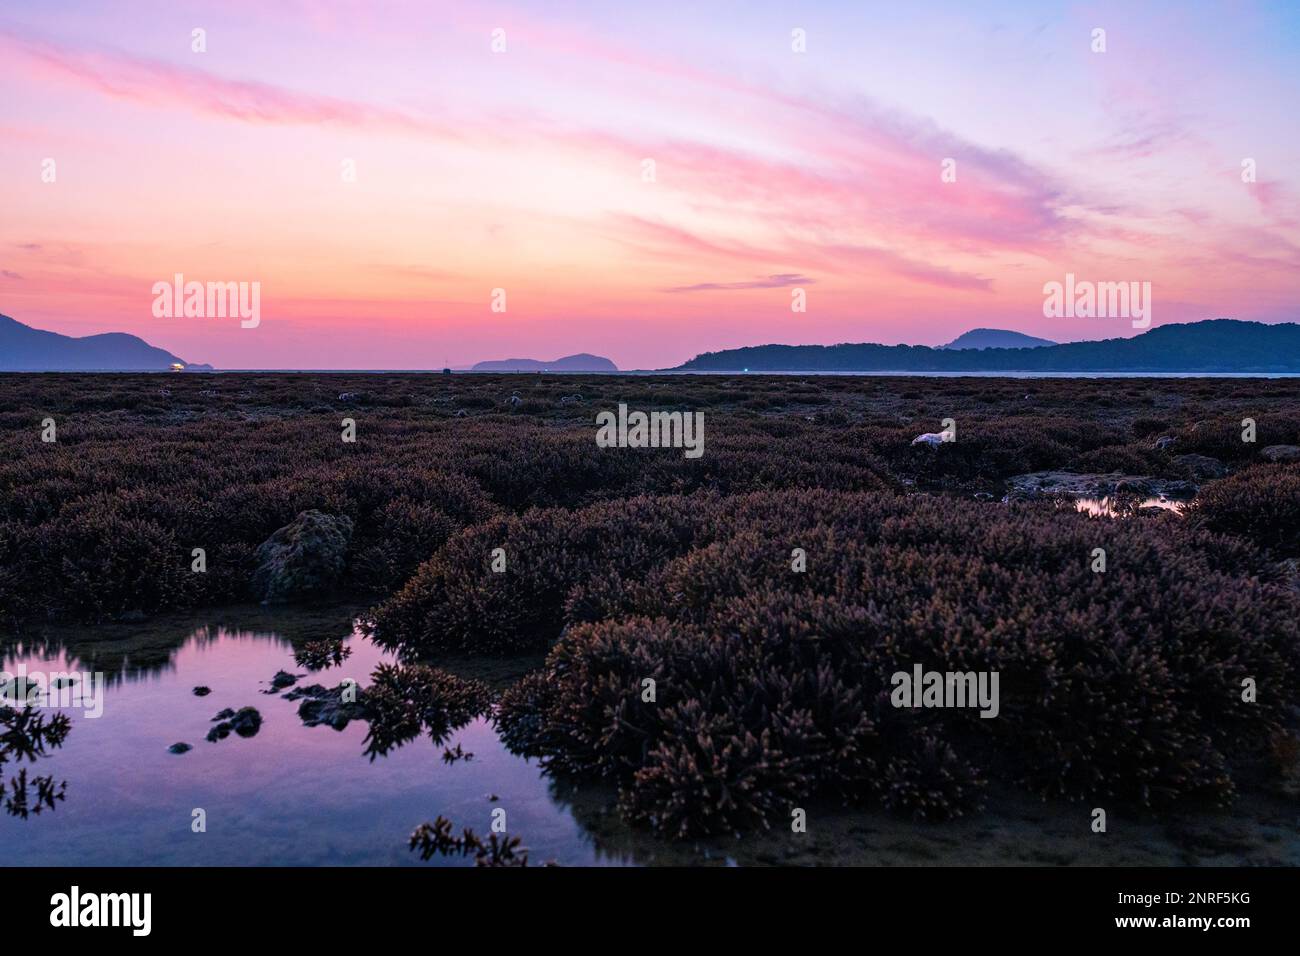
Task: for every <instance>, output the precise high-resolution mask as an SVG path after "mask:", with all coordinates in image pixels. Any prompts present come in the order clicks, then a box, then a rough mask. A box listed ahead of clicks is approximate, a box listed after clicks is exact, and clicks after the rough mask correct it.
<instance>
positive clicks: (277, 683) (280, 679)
mask: <svg viewBox="0 0 1300 956" xmlns="http://www.w3.org/2000/svg"><path fill="white" fill-rule="evenodd" d="M299 677H302V675H301V674H290V673H289V672H288V671H276V672H275V676H274V677H272V678H271V689H270V690H264V691H262V693H263V694H274V693H277V692H278V691H282V690H284V689H285V688H286V687H292V686H293V685H294V684H296V683H298V678H299Z"/></svg>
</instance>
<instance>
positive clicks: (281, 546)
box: [253, 511, 352, 604]
mask: <svg viewBox="0 0 1300 956" xmlns="http://www.w3.org/2000/svg"><path fill="white" fill-rule="evenodd" d="M351 541H352V519H351V518H349V517H347V516H346V515H337V516H336V515H327V514H325V513H324V512H320V511H304V512H302V513H301V514H299V515H298V517H296V518H294V519H293V521H292V522H291V523H289V524H287V525H285V526H284V527H283V528H281V529H280V530H278V531H276V532H275V534H273V535H271V537H269V538H267V539H266V540H265V541H263V542H262V543H261V545H259V546H258V548H257V553H256V555H255V557H256V559H257V570H256V571H254V572H253V593H254V594H256V595H257V596H258V597H259V598H261V600H262V602H263V603H264V604H269V603H272V602H275V601H287V600H292V599H294V598H297V597H302V596H305V595H310V594H315V593H319V592H321V591H324V590H327V589H328V588H329V587H331V586H332V585H334V584H336V583H337V582H338V579H339V578H340V576H342V574H343V569H344V567H345V565H346V563H347V551H348V545H349V544H350V543H351Z"/></svg>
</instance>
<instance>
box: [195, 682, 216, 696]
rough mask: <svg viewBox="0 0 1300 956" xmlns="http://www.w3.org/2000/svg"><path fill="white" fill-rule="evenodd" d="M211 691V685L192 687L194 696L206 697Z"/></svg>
mask: <svg viewBox="0 0 1300 956" xmlns="http://www.w3.org/2000/svg"><path fill="white" fill-rule="evenodd" d="M211 693H212V688H211V687H203V686H201V685H200V686H199V687H196V688H194V696H195V697H207V696H208V695H209V694H211Z"/></svg>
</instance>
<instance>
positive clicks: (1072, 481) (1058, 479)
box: [1007, 471, 1196, 500]
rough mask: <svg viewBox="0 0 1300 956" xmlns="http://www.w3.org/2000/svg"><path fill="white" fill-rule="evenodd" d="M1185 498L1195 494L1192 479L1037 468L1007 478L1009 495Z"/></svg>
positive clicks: (1024, 496)
mask: <svg viewBox="0 0 1300 956" xmlns="http://www.w3.org/2000/svg"><path fill="white" fill-rule="evenodd" d="M1115 494H1119V495H1128V496H1130V497H1142V498H1147V497H1152V498H1154V497H1161V498H1176V499H1184V498H1191V497H1193V496H1194V495H1195V494H1196V485H1195V484H1193V483H1192V482H1190V481H1181V480H1174V479H1166V478H1149V477H1146V476H1143V475H1124V474H1120V473H1119V472H1111V473H1109V474H1104V475H1096V474H1081V473H1076V472H1071V471H1035V472H1031V473H1029V474H1027V475H1015V476H1013V477H1011V478H1008V479H1007V498H1008V499H1010V500H1016V499H1027V498H1028V499H1033V498H1107V497H1110V496H1111V495H1115Z"/></svg>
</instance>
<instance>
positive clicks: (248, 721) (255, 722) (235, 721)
mask: <svg viewBox="0 0 1300 956" xmlns="http://www.w3.org/2000/svg"><path fill="white" fill-rule="evenodd" d="M230 727H231V729H232V730H234V732H235V733H237V734H239V736H241V737H251V736H253V735H254V734H255V733H257V732H258V731H259V730H261V728H262V715H261V714H259V713H258V712H257V709H256V708H255V707H241V708H239V710H238V711H237V712H236V713H235V716H234V717H233V718H231V721H230Z"/></svg>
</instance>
